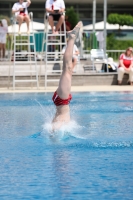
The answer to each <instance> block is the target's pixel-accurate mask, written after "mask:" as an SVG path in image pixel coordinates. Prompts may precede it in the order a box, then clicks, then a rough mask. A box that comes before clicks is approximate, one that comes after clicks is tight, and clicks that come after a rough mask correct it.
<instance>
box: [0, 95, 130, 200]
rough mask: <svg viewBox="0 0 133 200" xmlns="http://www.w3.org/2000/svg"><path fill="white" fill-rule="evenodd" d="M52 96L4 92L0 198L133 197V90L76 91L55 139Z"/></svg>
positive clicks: (92, 199)
mask: <svg viewBox="0 0 133 200" xmlns="http://www.w3.org/2000/svg"><path fill="white" fill-rule="evenodd" d="M51 96H52V94H51V93H48V94H47V93H46V94H42V93H41V94H35V93H33V94H0V200H10V199H11V200H20V199H24V200H29V199H30V200H32V199H39V200H40V199H41V200H47V199H48V200H49V199H50V200H51V199H52V200H115V199H118V200H132V199H133V93H128V92H121V93H120V92H119V93H118V92H117V93H115V92H112V93H73V100H72V102H71V105H70V107H71V117H72V121H71V122H70V124H69V125H68V126H67V127H64V128H63V129H62V130H60V131H59V132H58V133H56V135H55V137H54V138H52V139H51V138H50V137H49V127H50V122H51V120H52V117H53V115H54V113H55V107H54V105H53V103H52V101H51Z"/></svg>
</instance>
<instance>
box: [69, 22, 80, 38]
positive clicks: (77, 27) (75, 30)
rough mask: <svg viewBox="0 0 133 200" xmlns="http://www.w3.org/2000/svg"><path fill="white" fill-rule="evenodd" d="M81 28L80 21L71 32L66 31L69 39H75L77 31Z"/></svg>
mask: <svg viewBox="0 0 133 200" xmlns="http://www.w3.org/2000/svg"><path fill="white" fill-rule="evenodd" d="M81 27H82V22H81V21H80V22H78V23H77V25H76V26H75V27H74V29H73V30H72V31H68V32H67V35H68V37H69V39H76V38H77V37H78V34H79V30H80V28H81Z"/></svg>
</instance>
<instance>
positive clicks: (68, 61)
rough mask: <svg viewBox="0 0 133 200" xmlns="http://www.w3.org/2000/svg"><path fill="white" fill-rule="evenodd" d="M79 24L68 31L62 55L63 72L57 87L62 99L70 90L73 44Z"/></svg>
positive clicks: (65, 97)
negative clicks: (65, 46)
mask: <svg viewBox="0 0 133 200" xmlns="http://www.w3.org/2000/svg"><path fill="white" fill-rule="evenodd" d="M81 26H82V23H81V22H79V23H78V24H77V25H76V26H75V28H74V29H73V30H72V31H69V32H68V37H69V40H68V44H67V48H66V51H65V53H64V57H63V72H62V75H61V78H60V82H59V86H58V89H57V94H58V95H59V97H60V98H62V99H67V98H68V96H69V94H70V91H71V79H72V71H73V64H72V56H73V46H74V42H75V39H76V37H77V36H78V34H79V30H80V28H81Z"/></svg>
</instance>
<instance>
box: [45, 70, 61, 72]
mask: <svg viewBox="0 0 133 200" xmlns="http://www.w3.org/2000/svg"><path fill="white" fill-rule="evenodd" d="M47 72H55V73H56V72H62V70H47Z"/></svg>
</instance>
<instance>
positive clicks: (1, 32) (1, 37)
mask: <svg viewBox="0 0 133 200" xmlns="http://www.w3.org/2000/svg"><path fill="white" fill-rule="evenodd" d="M7 32H8V24H7V20H6V19H2V20H1V21H0V59H1V60H2V59H4V58H5V51H6V35H7Z"/></svg>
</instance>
